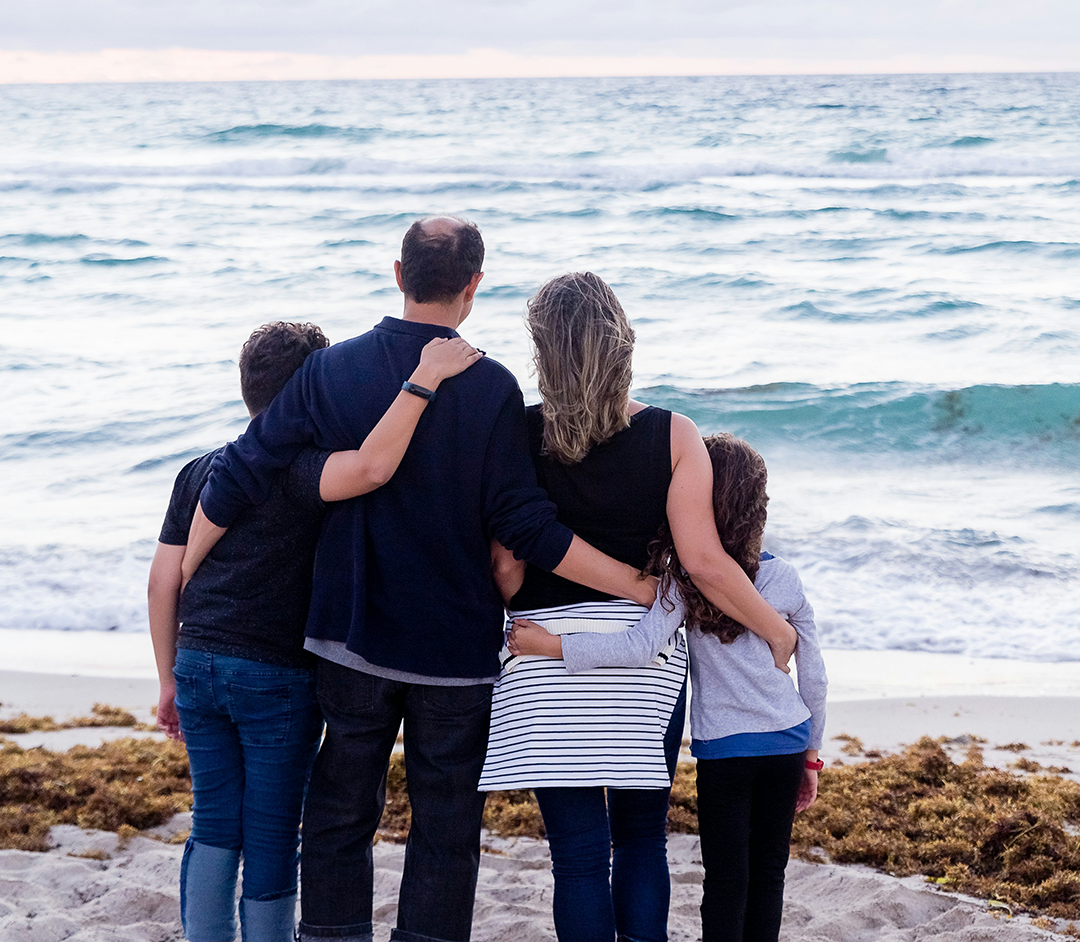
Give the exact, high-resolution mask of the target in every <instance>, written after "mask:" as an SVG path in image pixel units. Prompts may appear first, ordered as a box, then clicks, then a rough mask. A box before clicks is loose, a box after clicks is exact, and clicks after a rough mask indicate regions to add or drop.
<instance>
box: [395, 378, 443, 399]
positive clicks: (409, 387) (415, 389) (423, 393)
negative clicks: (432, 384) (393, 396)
mask: <svg viewBox="0 0 1080 942" xmlns="http://www.w3.org/2000/svg"><path fill="white" fill-rule="evenodd" d="M401 389H402V391H403V392H407V393H412V394H413V395H414V396H419V397H420V398H421V399H426V400H427V401H428V402H434V401H435V390H434V389H425V388H424V387H423V386H417V385H416V383H410V382H409V381H408V380H405V382H404V383H402V384H401Z"/></svg>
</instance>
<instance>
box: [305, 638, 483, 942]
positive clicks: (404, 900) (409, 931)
mask: <svg viewBox="0 0 1080 942" xmlns="http://www.w3.org/2000/svg"><path fill="white" fill-rule="evenodd" d="M316 680H317V688H318V696H319V703H320V705H321V707H322V709H323V712H324V714H325V716H326V738H325V740H324V741H323V744H322V748H321V749H320V750H319V755H318V757H317V758H316V760H315V768H314V770H313V772H312V777H311V786H310V789H309V791H308V796H307V804H306V805H305V808H304V828H303V832H302V838H303V844H302V848H301V858H300V875H301V894H300V902H301V914H302V918H301V922H300V933H301V939H304V940H306V939H309V938H312V939H314V938H331V939H338V940H348V942H367V940H370V939H371V919H372V915H371V912H372V906H371V900H372V879H373V872H372V859H371V841H372V837H373V836H374V834H375V829H376V828H377V827H378V824H379V819H380V817H381V816H382V811H383V803H384V801H385V798H386V770H387V764H388V762H389V759H390V753H391V751H392V750H393V748H394V741H395V739H396V738H397V733H398V728H399V726H400V724H401V722H402V720H404V723H405V729H404V741H405V774H406V777H407V779H408V788H409V802H410V804H411V806H412V825H411V827H410V829H409V840H408V843H407V845H406V848H405V868H404V872H403V875H402V879H401V892H400V894H399V897H398V921H397V928H396V929H395V930H394V933H393V935H392V936H391V938H392V939H394V940H399V942H429V940H440V942H442V940H445V942H465V940H467V939H468V938H469V933H470V931H471V929H472V911H473V900H474V897H475V895H476V873H477V869H478V867H479V864H480V822H481V817H482V816H483V812H484V798H485V795H484V793H483V792H478V791H477V790H476V786H477V783H478V782H479V780H480V770H481V768H482V766H483V764H484V751H485V749H486V747H487V736H488V724H489V721H490V716H491V685H490V684H477V685H473V686H467V687H436V686H429V685H426V684H410V683H402V682H400V681H395V680H386V679H385V678H382V677H375V676H373V675H371V674H366V673H362V672H360V671H355V670H352V669H351V668H348V667H342V666H341V665H339V664H335V663H333V662H331V661H327V660H322V659H320V660H319V664H318V668H317V670H316Z"/></svg>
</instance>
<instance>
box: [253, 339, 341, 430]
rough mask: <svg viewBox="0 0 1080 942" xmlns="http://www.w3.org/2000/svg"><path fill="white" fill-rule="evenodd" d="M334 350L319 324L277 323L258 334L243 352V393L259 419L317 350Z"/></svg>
mask: <svg viewBox="0 0 1080 942" xmlns="http://www.w3.org/2000/svg"><path fill="white" fill-rule="evenodd" d="M328 346H330V341H329V340H327V339H326V336H325V335H324V334H323V332H322V331H321V330H320V329H319V328H318V327H317V326H316V325H315V324H293V323H287V322H283V321H274V322H273V323H272V324H263V326H262V327H260V328H258V329H257V330H255V331H254V332H253V333H252V334H251V336H250V337H248V339H247V342H246V343H245V344H244V346H243V349H241V351H240V393H241V395H243V397H244V404H245V405H246V406H247V407H248V411H249V412H251V414H252V415H258V414H259V413H260V412H262V411H263V410H264V409H265V408H266V407H267V406H268V405H270V403H271V402H273V401H274V396H276V395H277V394H278V393H279V392H281V389H282V387H283V386H284V385H285V384H286V383H287V382H288V381H289V378H290V377H291V376H292V375H293V373H295V372H296V371H297V370H298V369H299V368H300V364H302V363H303V362H304V360H306V359H307V357H308V354H309V353H311V352H312V351H313V350H321V349H322V348H323V347H328Z"/></svg>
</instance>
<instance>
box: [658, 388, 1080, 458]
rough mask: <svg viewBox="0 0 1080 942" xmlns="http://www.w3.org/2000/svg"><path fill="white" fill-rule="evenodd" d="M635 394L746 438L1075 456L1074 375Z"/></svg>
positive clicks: (1078, 407)
mask: <svg viewBox="0 0 1080 942" xmlns="http://www.w3.org/2000/svg"><path fill="white" fill-rule="evenodd" d="M641 396H642V398H644V399H645V400H646V401H648V402H651V403H653V404H654V405H660V406H663V407H665V408H668V409H672V410H674V411H676V412H683V413H685V414H687V415H689V416H690V417H691V418H692V419H694V421H695V422H697V423H698V425H699V426H700V428H701V429H702V431H703V432H712V431H717V430H721V429H723V430H727V431H731V432H734V433H735V434H738V435H741V436H742V437H744V438H746V439H747V440H748V441H751V442H754V443H757V442H760V443H762V444H765V443H770V444H772V443H775V444H789V445H792V446H800V445H806V444H813V445H814V446H815V447H819V448H825V449H830V450H836V451H841V452H852V451H857V452H863V453H868V454H874V453H877V454H882V453H889V452H908V453H911V452H928V453H931V454H933V453H938V454H940V455H942V456H950V457H956V456H958V455H959V456H962V455H963V454H965V453H967V454H970V455H971V456H973V457H979V458H983V459H985V458H988V457H992V456H994V455H995V454H996V455H998V456H999V457H1001V458H1002V459H1003V460H1007V461H1008V462H1009V463H1010V464H1011V465H1012V464H1015V463H1016V462H1017V461H1020V462H1023V461H1024V460H1026V458H1027V457H1031V456H1032V455H1034V454H1036V453H1038V455H1039V460H1040V461H1045V460H1048V459H1049V460H1053V459H1054V458H1055V457H1057V458H1060V459H1062V460H1073V461H1074V460H1077V459H1078V458H1080V384H1062V383H1054V384H1049V385H1044V386H994V385H983V386H968V387H965V388H960V389H941V388H932V387H929V388H928V387H919V386H913V385H911V384H905V383H861V384H858V385H852V386H842V387H836V388H824V387H820V386H814V385H811V384H803V383H774V384H770V385H766V386H748V387H743V388H740V389H679V388H676V387H673V386H654V387H652V388H650V389H645V390H642V391H641ZM1018 449H1026V450H1022V451H1021V450H1018Z"/></svg>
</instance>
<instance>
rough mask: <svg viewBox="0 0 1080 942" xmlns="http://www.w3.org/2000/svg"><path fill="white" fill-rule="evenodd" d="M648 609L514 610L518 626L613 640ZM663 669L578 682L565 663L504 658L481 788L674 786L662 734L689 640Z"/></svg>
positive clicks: (596, 673)
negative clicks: (521, 621)
mask: <svg viewBox="0 0 1080 942" xmlns="http://www.w3.org/2000/svg"><path fill="white" fill-rule="evenodd" d="M646 611H648V609H645V608H643V607H642V606H640V605H635V604H634V603H632V602H627V601H621V600H617V601H612V602H594V603H582V604H578V605H565V606H561V607H559V608H557V609H545V610H543V611H528V612H515V613H512V614H511V620H512V619H513V618H528V619H529V620H531V621H535V622H537V623H538V624H541V625H544V627H546V628H547V629H548V630H549V631H551V632H552V634H567V633H570V632H572V631H583V630H585V631H601V632H613V631H622V630H625V629H626V628H628V627H629V626H630V625H632V624H633V623H634V622H636V621H637V620H638V619H639V618H641V616H642V615H644V614H645V612H646ZM508 624H509V623H508ZM507 653H508V652H505V651H504V654H507ZM664 654H666V657H665V656H664ZM657 661H658V663H654V664H651V665H650V666H648V667H641V668H621V667H602V668H599V669H597V670H591V671H583V672H581V673H578V674H570V673H568V672H567V670H566V667H565V666H564V664H563V662H562V660H559V659H554V658H546V657H520V658H509V657H507V658H505V659H504V669H503V673H502V675H501V676H500V677H499V680H498V681H497V682H496V684H495V691H494V697H493V699H492V708H491V733H490V735H489V737H488V750H487V758H486V759H485V761H484V770H483V773H482V774H481V776H480V786H479V787H480V790H481V791H497V790H503V789H510V788H540V787H548V786H588V785H606V786H611V787H615V788H666V787H668V786H669V785H670V784H671V780H670V778H669V777H668V771H667V763H666V761H665V757H664V734H665V732H666V731H667V728H668V725H669V723H670V722H671V716H672V713H673V712H674V709H675V703H676V701H677V700H678V697H679V693H680V691H681V690H682V687H683V684H684V683H685V680H686V667H687V657H686V641H685V638H684V637H683V635H682V633H681V632H679V633H677V635H676V637H674V638H673V639H672V642H671V643H670V644H669V645H668V646H667V647H666V648H665V651H664V652H663V653H662V655H661V657H659V658H658V659H657Z"/></svg>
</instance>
